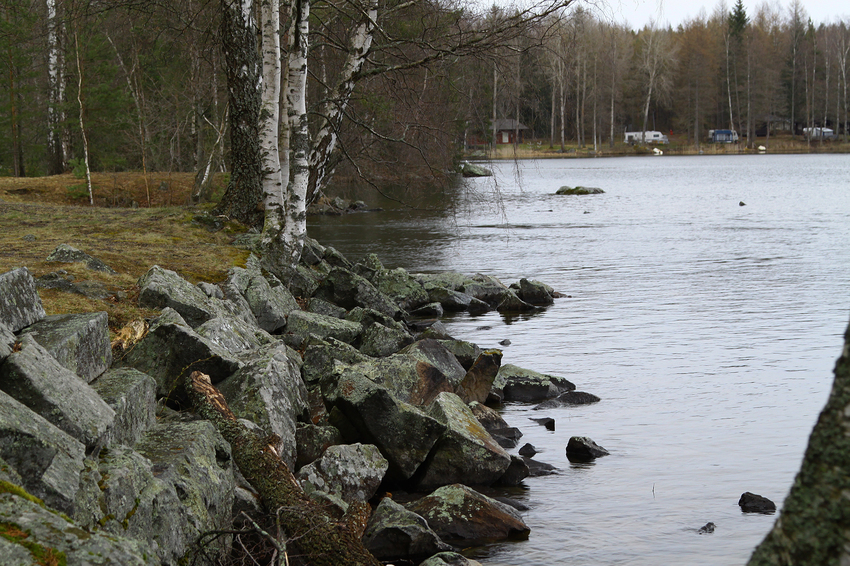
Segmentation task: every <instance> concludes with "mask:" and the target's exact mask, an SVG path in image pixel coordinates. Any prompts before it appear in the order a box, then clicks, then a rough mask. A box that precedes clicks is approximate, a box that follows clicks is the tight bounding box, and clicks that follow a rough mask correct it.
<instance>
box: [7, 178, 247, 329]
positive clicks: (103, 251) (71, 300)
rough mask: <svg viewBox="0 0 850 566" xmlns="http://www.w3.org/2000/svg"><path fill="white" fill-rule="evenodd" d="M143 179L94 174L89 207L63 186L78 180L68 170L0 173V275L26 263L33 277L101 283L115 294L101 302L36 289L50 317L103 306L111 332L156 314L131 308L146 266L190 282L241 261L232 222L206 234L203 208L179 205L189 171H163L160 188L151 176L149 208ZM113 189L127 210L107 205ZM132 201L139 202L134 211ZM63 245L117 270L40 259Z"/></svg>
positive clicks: (219, 275) (218, 274)
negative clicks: (58, 275) (62, 275)
mask: <svg viewBox="0 0 850 566" xmlns="http://www.w3.org/2000/svg"><path fill="white" fill-rule="evenodd" d="M142 177H143V176H142V175H139V174H134V173H120V174H110V175H96V176H95V197H96V199H95V202H96V203H97V204H98V205H97V206H94V207H92V206H90V205H89V204H88V200H87V198H86V199H80V198H78V197H76V196H74V194H73V189H72V190H70V191H69V189H68V187H69V186H73V185H77V184H79V182H80V180H79V179H76V178H74V177H73V176H71V175H57V176H55V177H42V178H23V179H17V178H10V177H0V242H2V247H0V273H4V272H6V271H9V270H11V269H14V268H17V267H27V268H28V269H29V270H30V272H32V274H33V276H35V277H39V276H41V275H44V274H46V273H49V272H52V271H57V270H60V269H63V270H65V271H66V272H67V273H68V274H69V275H71V276H73V277H74V280H75V281H86V280H89V281H97V282H99V283H102V284H103V285H104V286H105V287H106V288H107V289H108V290H110V291H112V292H116V293H117V296H116V297H114V298H112V299H109V300H104V301H101V300H96V299H89V298H86V297H84V296H82V295H77V294H73V293H66V292H60V291H56V290H51V289H41V290H39V294H40V295H41V298H42V302H43V303H44V307H45V310H46V311H47V312H48V314H56V313H69V312H92V311H102V310H105V311H107V312H108V313H109V317H110V327H112V328H113V329H115V328H117V327H120V326H122V325H123V324H125V323H126V322H128V321H129V320H132V319H134V318H138V317H140V316H151V315H152V314H154V313H152V312H147V311H145V310H143V309H139V308H138V307H137V306H136V297H137V289H136V281H137V280H138V278H139V276H141V275H142V274H143V273H145V271H147V269H148V268H149V267H150V266H152V265H154V264H158V265H160V266H162V267H164V268H166V269H172V270H174V271H177V272H179V273H180V274H181V275H183V276H184V277H185V278H186V279H188V280H189V281H192V282H197V281H211V282H217V281H221V280H222V279H224V277H225V274H226V272H227V270H228V269H229V268H230V267H232V266H234V265H243V264H244V261H245V259H246V258H247V255H248V252H246V251H245V250H242V249H239V248H236V247H234V246H232V245H231V241H232V240H233V238H234V237H235V236H236V235H238V234H239V233H241V232H242V231H244V228H243V227H241V226H240V225H237V224H232V223H230V224H226V225H225V227H224V229H223V230H220V231H214V232H213V231H209V230H208V229H207V228H206V225H205V224H204V223H203V222H200V221H199V219H198V218H197V217H198V216H199V215H201V216H202V215H203V210H202V209H200V208H195V207H187V206H185V205H183V204H184V203H186V202H187V200H188V197H189V191H190V190H191V186H192V185H191V181H192V175H191V174H179V175H178V174H171V175H163V177H165V178H167V180H168V182H169V183H170V185H169V187H168V188H167V190H159V187H160V186H161V185H160V183H161V182H162V181H163V180H166V179H162V180H157V179H156V178H155V177H150V178H149V179H148V186H150V185H151V184H152V183H153V184H154V187H155V192H154V195H153V196H155V197H156V200H153V199H152V204H153V205H154V206H153V207H152V208H147V207H146V206H144V204H146V196H147V191H146V186H145V180H144V179H143V178H142ZM118 190H120V191H122V194H123V196H124V198H126V199H127V201H128V202H129V203H130V205H131V206H130V207H115V208H111V207H109V204H110V203H109V201H108V199H109V196H110V195H111V194H116V191H118ZM140 199H141V200H140ZM134 201H135V202H136V203H139V204H142V206H140V207H138V208H133V207H132V202H134ZM143 203H144V204H143ZM177 203H180V204H181V205H182V206H177ZM62 243H64V244H68V245H71V246H74V247H76V248H79V249H80V250H82V251H84V252H86V253H88V254H89V255H91V256H94V257H96V258H98V259H100V260H102V261H103V262H105V263H106V264H107V265H109V266H110V267H112V268H113V269H114V270H115V271H117V272H118V273H117V274H116V275H110V274H107V273H101V272H98V271H92V270H89V269H87V268H86V267H85V266H83V265H82V264H68V263H56V262H48V261H46V259H45V258H46V257H47V256H48V255H49V254H50V252H52V251H53V250H54V249H55V248H56V246H57V245H59V244H62Z"/></svg>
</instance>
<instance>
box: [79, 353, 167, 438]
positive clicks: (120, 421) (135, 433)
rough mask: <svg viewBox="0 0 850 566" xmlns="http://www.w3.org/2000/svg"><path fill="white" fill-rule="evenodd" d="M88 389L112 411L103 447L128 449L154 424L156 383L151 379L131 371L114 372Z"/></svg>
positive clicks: (125, 369)
mask: <svg viewBox="0 0 850 566" xmlns="http://www.w3.org/2000/svg"><path fill="white" fill-rule="evenodd" d="M92 389H94V390H95V391H96V392H97V394H98V395H100V397H101V399H103V400H104V401H106V404H107V405H109V407H110V408H111V409H112V410H113V411H115V422H114V423H113V425H112V428H111V429H110V430H109V431H107V433H106V435H105V436H104V438H103V445H104V446H112V445H114V444H126V445H128V446H132V445H134V444H135V443H136V442H138V440H139V438H141V436H142V435H143V434H144V433H145V432H146V431H147V430H148V429H150V428H151V427H152V426H153V425H154V424H155V423H156V381H155V380H154V379H153V378H152V377H151V376H149V375H147V374H145V373H142V372H140V371H138V370H135V369H133V368H116V369H112V370H110V371H108V372H106V373H105V374H103V375H102V376H100V377H99V378H98V379H97V380H95V381H94V383H92Z"/></svg>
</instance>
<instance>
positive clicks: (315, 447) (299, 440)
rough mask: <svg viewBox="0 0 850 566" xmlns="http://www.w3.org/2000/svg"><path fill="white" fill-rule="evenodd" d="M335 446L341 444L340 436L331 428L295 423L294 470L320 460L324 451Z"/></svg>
mask: <svg viewBox="0 0 850 566" xmlns="http://www.w3.org/2000/svg"><path fill="white" fill-rule="evenodd" d="M336 444H342V435H341V434H340V432H339V430H338V429H337V428H336V427H333V426H327V425H315V424H312V423H295V447H296V450H297V452H298V454H297V455H296V458H295V469H300V468H302V467H304V466H306V465H307V464H310V463H312V462H315V461H316V460H318V459H319V458H321V456H322V454H324V453H325V450H327V449H328V448H330V447H331V446H334V445H336Z"/></svg>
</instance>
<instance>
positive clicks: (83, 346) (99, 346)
mask: <svg viewBox="0 0 850 566" xmlns="http://www.w3.org/2000/svg"><path fill="white" fill-rule="evenodd" d="M24 334H28V335H31V336H32V337H33V338H34V339H35V341H36V342H38V343H39V344H41V345H42V346H43V347H44V349H45V350H47V351H48V352H50V355H51V356H53V357H54V358H55V359H56V361H57V362H59V363H60V364H62V365H63V366H65V367H66V368H68V369H69V370H71V371H72V372H74V373H76V374H77V375H78V376H80V377H82V378H83V379H85V380H86V381H87V382H89V383H91V381H92V380H94V379H95V378H96V377H97V376H99V375H100V374H102V373H103V372H105V371H106V370H107V369H109V366H110V365H111V364H112V347H111V346H110V344H109V316H108V315H107V313H106V312H93V313H83V314H57V315H51V316H48V317H46V318H44V319H42V320H40V321H39V322H36V323H35V324H33V325H32V326H30V327H29V328H27V329H26V330H24Z"/></svg>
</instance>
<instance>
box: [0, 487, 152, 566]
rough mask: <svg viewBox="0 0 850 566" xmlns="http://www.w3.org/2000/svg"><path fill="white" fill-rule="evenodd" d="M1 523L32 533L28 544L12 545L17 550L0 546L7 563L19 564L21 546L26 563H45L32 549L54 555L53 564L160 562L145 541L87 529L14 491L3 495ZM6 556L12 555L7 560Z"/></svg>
mask: <svg viewBox="0 0 850 566" xmlns="http://www.w3.org/2000/svg"><path fill="white" fill-rule="evenodd" d="M0 522H2V523H4V524H12V525H15V526H16V527H17V528H18V529H20V530H21V531H24V532H26V533H28V535H29V536H27V537H26V543H27V546H26V547H25V546H22V545H13V546H17V549H14V550H12V547H10V546H9V545H4V546H0V556H2V557H3V558H2V560H3V564H4V566H6V565H9V566H11V565H13V564H15V563H16V562H15V560H18V559H19V558H20V557H21V556H22V554H21V553H20V551H19V549H21V548H26V549H27V550H28V552H27V555H29V560H27V561H25V562H24V564H27V565H29V564H36V563H40V564H46V562H36V561H35V558H34V556H33V555H32V554H31V553H30V552H29V550H31V549H36V550H37V552H43V553H44V555H52V556H53V558H54V559H55V560H56V562H54V563H57V564H58V563H64V564H68V566H83V565H84V566H118V565H119V564H120V565H121V566H150V565H151V564H157V563H158V561H157V560H156V559H155V558H154V557H153V556H152V552H151V549H150V546H149V545H148V544H146V543H145V542H142V541H138V540H133V539H129V538H124V537H116V536H114V535H106V534H103V533H98V532H95V533H90V532H87V531H85V530H83V529H81V528H80V527H78V526H77V525H75V524H74V523H71V522H69V521H68V520H66V519H65V518H63V517H62V516H60V515H59V514H57V513H53V512H51V511H49V510H47V509H45V508H43V507H41V506H40V505H38V503H36V502H33V501H30V500H28V499H26V498H25V497H21V496H19V495H15V494H12V493H2V494H0ZM0 540H4V541H6V539H0ZM7 542H9V543H10V544H11V542H10V541H7ZM7 551H8V554H7V553H6V552H7ZM7 557H10V558H9V559H8V560H7ZM60 557H62V558H64V561H61V560H60Z"/></svg>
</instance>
